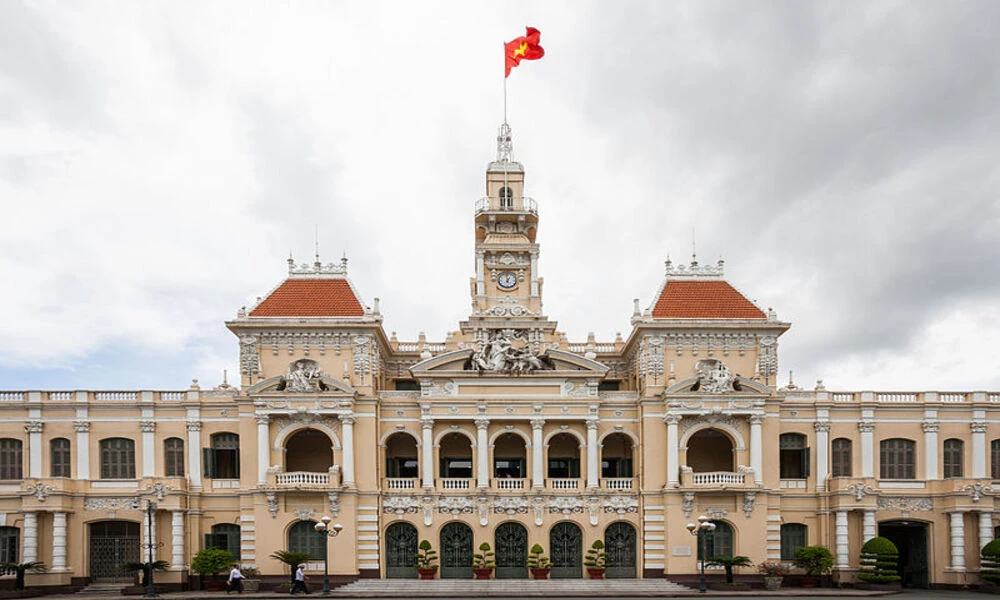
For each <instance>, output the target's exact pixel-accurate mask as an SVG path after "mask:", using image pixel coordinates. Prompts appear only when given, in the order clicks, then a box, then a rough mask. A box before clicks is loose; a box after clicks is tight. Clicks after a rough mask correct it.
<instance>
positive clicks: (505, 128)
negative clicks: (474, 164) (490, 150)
mask: <svg viewBox="0 0 1000 600" xmlns="http://www.w3.org/2000/svg"><path fill="white" fill-rule="evenodd" d="M513 151H514V143H513V141H511V134H510V125H508V124H507V122H506V121H504V123H503V124H502V125H500V131H499V132H498V133H497V162H500V163H506V162H510V157H511V154H512V153H513Z"/></svg>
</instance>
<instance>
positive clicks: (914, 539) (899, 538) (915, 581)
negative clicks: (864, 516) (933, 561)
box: [878, 521, 930, 588]
mask: <svg viewBox="0 0 1000 600" xmlns="http://www.w3.org/2000/svg"><path fill="white" fill-rule="evenodd" d="M878 534H879V535H880V536H882V537H884V538H888V539H889V540H890V541H891V542H892V543H893V544H896V549H897V550H899V575H900V577H902V578H903V580H902V584H903V587H912V588H926V587H930V564H929V558H928V554H927V542H928V540H927V534H928V531H927V523H919V522H913V521H883V522H881V523H879V524H878Z"/></svg>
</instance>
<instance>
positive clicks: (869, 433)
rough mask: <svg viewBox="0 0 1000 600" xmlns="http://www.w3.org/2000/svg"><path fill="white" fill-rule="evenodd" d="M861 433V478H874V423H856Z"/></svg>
mask: <svg viewBox="0 0 1000 600" xmlns="http://www.w3.org/2000/svg"><path fill="white" fill-rule="evenodd" d="M858 430H859V431H860V432H861V476H862V477H874V476H875V440H874V435H873V433H874V431H875V422H874V421H861V422H860V423H858Z"/></svg>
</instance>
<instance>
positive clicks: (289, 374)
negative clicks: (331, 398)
mask: <svg viewBox="0 0 1000 600" xmlns="http://www.w3.org/2000/svg"><path fill="white" fill-rule="evenodd" d="M325 375H326V373H324V372H323V369H322V368H320V366H319V363H318V362H316V361H314V360H313V359H311V358H300V359H298V360H296V361H293V362H292V363H290V364H289V365H288V370H287V371H286V372H285V376H284V377H282V378H281V383H280V384H278V388H277V389H278V391H282V392H287V393H291V394H315V393H317V392H325V391H327V386H326V384H325V383H323V377H324V376H325Z"/></svg>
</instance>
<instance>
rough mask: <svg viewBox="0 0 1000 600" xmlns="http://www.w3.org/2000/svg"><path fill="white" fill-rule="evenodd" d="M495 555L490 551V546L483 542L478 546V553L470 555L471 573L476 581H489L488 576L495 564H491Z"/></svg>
mask: <svg viewBox="0 0 1000 600" xmlns="http://www.w3.org/2000/svg"><path fill="white" fill-rule="evenodd" d="M494 556H495V554H494V553H493V551H492V550H490V545H489V544H488V543H486V542H483V543H482V544H480V545H479V552H477V553H476V554H473V555H472V573H473V574H474V575H475V576H476V579H489V578H490V574H492V573H493V569H495V568H496V566H497V564H496V563H495V562H493V557H494Z"/></svg>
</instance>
